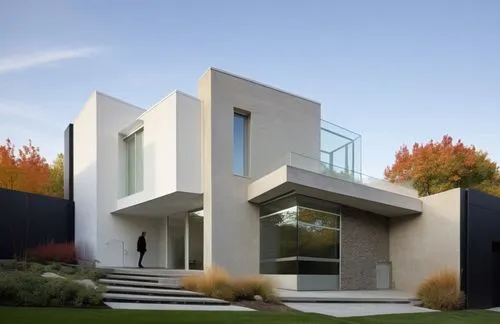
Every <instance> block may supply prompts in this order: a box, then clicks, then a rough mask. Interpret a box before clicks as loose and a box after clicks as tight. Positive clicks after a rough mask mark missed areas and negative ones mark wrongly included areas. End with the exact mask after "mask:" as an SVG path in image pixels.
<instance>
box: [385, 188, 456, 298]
mask: <svg viewBox="0 0 500 324" xmlns="http://www.w3.org/2000/svg"><path fill="white" fill-rule="evenodd" d="M421 199H422V202H423V212H422V214H421V215H419V216H405V217H397V218H392V219H391V220H390V227H389V240H390V247H389V250H390V259H391V261H392V276H393V284H394V286H395V288H396V289H400V290H405V291H408V292H415V289H416V288H417V287H418V285H419V284H420V283H421V282H422V281H423V280H424V279H425V278H427V277H428V276H429V275H431V274H433V273H434V272H436V271H440V270H443V269H449V270H455V271H457V274H459V271H460V189H453V190H449V191H446V192H442V193H439V194H436V195H432V196H428V197H423V198H421Z"/></svg>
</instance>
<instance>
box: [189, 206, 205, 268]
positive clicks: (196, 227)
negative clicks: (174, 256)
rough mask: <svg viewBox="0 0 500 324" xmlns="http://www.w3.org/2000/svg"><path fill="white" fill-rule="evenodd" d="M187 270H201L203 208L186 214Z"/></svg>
mask: <svg viewBox="0 0 500 324" xmlns="http://www.w3.org/2000/svg"><path fill="white" fill-rule="evenodd" d="M188 227H189V256H188V258H189V259H188V260H189V270H203V210H198V211H194V212H190V213H189V214H188Z"/></svg>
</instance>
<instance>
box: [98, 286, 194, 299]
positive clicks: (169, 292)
mask: <svg viewBox="0 0 500 324" xmlns="http://www.w3.org/2000/svg"><path fill="white" fill-rule="evenodd" d="M106 292H108V293H123V294H136V295H137V294H139V295H142V294H146V295H161V296H188V297H189V296H193V297H200V296H203V295H202V294H200V293H197V292H194V291H188V290H180V289H161V288H142V287H124V286H108V287H106Z"/></svg>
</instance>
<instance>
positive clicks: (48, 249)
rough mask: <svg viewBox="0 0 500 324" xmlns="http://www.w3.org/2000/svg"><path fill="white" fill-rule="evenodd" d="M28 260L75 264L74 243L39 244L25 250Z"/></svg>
mask: <svg viewBox="0 0 500 324" xmlns="http://www.w3.org/2000/svg"><path fill="white" fill-rule="evenodd" d="M26 256H27V258H28V260H30V261H35V262H41V263H47V262H62V263H68V264H76V263H77V260H76V250H75V245H74V243H49V244H45V245H39V246H37V247H36V248H33V249H29V250H27V251H26Z"/></svg>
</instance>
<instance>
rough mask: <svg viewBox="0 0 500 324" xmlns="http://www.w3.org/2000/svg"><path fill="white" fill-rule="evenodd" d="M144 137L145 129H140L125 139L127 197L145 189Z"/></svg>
mask: <svg viewBox="0 0 500 324" xmlns="http://www.w3.org/2000/svg"><path fill="white" fill-rule="evenodd" d="M143 135H144V129H140V130H138V131H137V132H135V133H134V134H132V135H130V136H127V137H126V138H125V139H124V141H125V146H126V165H127V167H126V172H127V174H126V178H127V181H126V185H127V188H126V193H127V195H131V194H134V193H136V192H139V191H142V190H143V187H144V186H143V179H144V163H143Z"/></svg>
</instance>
